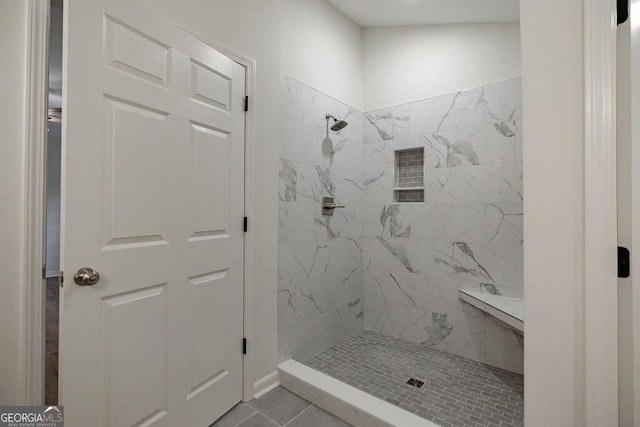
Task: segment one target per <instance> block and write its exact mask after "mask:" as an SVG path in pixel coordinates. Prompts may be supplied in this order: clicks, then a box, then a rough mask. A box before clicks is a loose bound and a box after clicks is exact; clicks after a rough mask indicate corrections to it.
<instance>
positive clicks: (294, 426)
mask: <svg viewBox="0 0 640 427" xmlns="http://www.w3.org/2000/svg"><path fill="white" fill-rule="evenodd" d="M348 426H349V424H347V423H345V422H343V421H342V420H340V419H338V418H336V417H334V416H333V415H331V414H330V413H328V412H327V411H324V410H322V409H320V408H318V407H317V406H310V407H308V408H307V409H305V410H304V411H303V412H302V413H301V414H300V415H298V416H297V417H295V418H294V419H293V420H292V421H291V422H290V423H289V424H287V425H286V427H348Z"/></svg>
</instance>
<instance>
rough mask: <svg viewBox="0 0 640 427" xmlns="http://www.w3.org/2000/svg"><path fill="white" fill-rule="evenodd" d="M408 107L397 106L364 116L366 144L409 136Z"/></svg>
mask: <svg viewBox="0 0 640 427" xmlns="http://www.w3.org/2000/svg"><path fill="white" fill-rule="evenodd" d="M409 134H410V133H409V107H408V106H406V105H405V106H398V107H391V108H385V109H382V110H377V111H372V112H369V113H366V114H365V120H364V139H365V142H366V143H372V142H377V141H387V140H390V139H398V138H404V137H407V136H409Z"/></svg>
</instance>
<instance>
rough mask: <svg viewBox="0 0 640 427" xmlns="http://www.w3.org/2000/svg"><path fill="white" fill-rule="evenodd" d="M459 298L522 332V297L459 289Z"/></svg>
mask: <svg viewBox="0 0 640 427" xmlns="http://www.w3.org/2000/svg"><path fill="white" fill-rule="evenodd" d="M460 299H461V300H462V301H464V302H466V303H468V304H471V305H472V306H474V307H476V308H477V309H479V310H482V311H484V312H485V313H488V314H490V315H492V316H493V317H495V318H497V319H499V320H502V321H503V322H504V323H506V324H507V325H509V326H511V327H513V328H515V329H517V330H519V331H520V332H524V298H515V297H506V296H504V295H493V294H487V293H482V292H477V291H468V290H464V289H460Z"/></svg>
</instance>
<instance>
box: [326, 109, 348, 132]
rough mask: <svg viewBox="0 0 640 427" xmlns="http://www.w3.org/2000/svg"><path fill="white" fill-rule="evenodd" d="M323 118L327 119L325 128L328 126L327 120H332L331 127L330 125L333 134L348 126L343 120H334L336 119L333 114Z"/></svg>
mask: <svg viewBox="0 0 640 427" xmlns="http://www.w3.org/2000/svg"><path fill="white" fill-rule="evenodd" d="M324 118H325V119H327V126H329V119H333V125H331V130H332V131H334V132H337V131H339V130H341V129H344V128H345V127H347V125H348V124H349V123H347V122H345V121H344V120H338V119H336V117H335V116H334V115H333V114H329V113H327V114H326V115H325V116H324Z"/></svg>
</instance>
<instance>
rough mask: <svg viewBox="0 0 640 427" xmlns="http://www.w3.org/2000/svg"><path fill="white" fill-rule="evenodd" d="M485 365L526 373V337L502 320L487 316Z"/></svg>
mask: <svg viewBox="0 0 640 427" xmlns="http://www.w3.org/2000/svg"><path fill="white" fill-rule="evenodd" d="M486 321H487V345H486V353H485V357H484V361H485V363H487V364H489V365H492V366H497V367H498V368H502V369H506V370H509V371H512V372H517V373H520V374H522V373H524V335H523V334H522V333H520V332H519V331H516V330H515V329H513V328H511V327H510V326H508V325H506V324H505V323H503V322H501V321H500V320H498V319H496V318H494V317H492V316H487V319H486Z"/></svg>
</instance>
